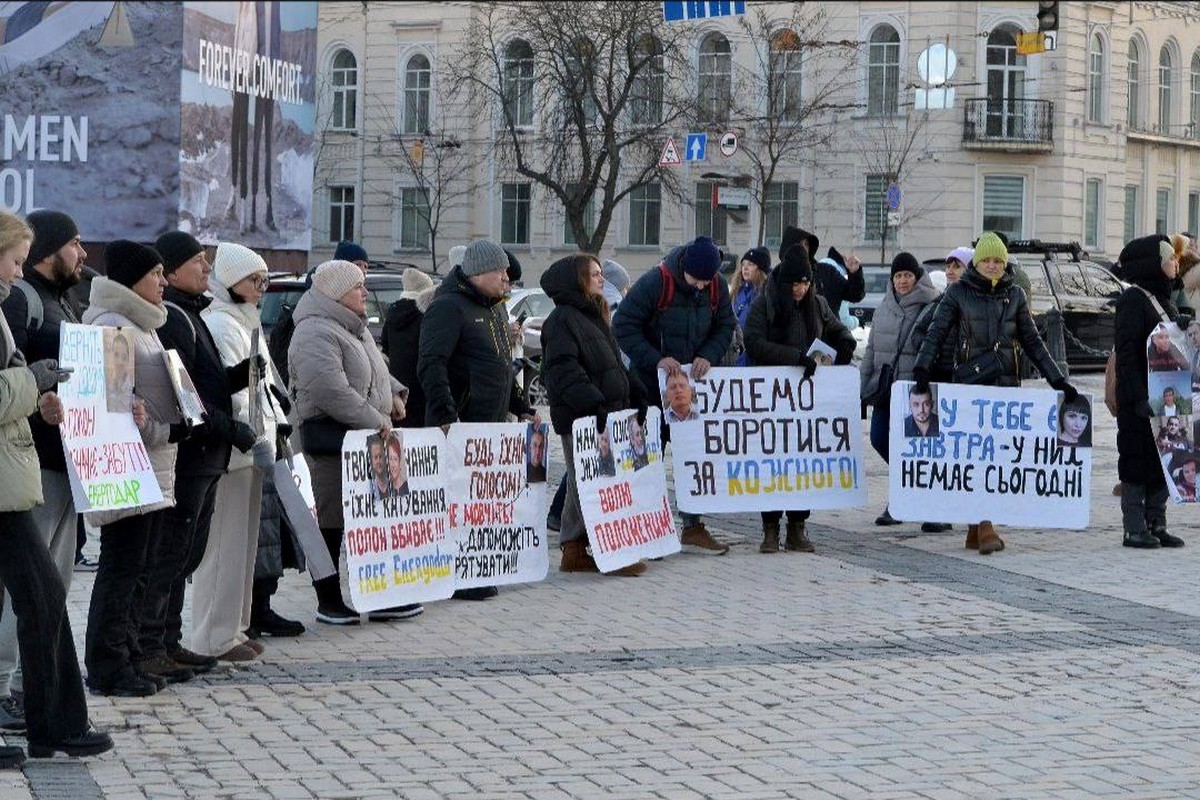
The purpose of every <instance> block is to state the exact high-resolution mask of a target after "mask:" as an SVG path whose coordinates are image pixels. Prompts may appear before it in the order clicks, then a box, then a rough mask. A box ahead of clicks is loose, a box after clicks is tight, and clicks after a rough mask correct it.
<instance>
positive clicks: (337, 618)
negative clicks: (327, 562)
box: [313, 575, 362, 625]
mask: <svg viewBox="0 0 1200 800" xmlns="http://www.w3.org/2000/svg"><path fill="white" fill-rule="evenodd" d="M313 588H314V589H316V590H317V622H324V623H325V624H327V625H357V624H358V623H360V622H361V621H362V620H361V618H360V616H359V613H358V612H357V611H355V610H354V609H352V608H350V607H348V606H347V605H346V604H345V603H343V602H342V584H341V578H340V577H339V576H337V575H330V576H329V577H328V578H322V579H321V580H319V581H313Z"/></svg>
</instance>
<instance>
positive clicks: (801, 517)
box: [746, 247, 855, 553]
mask: <svg viewBox="0 0 1200 800" xmlns="http://www.w3.org/2000/svg"><path fill="white" fill-rule="evenodd" d="M812 282H813V272H812V263H811V262H810V261H809V258H808V251H807V249H806V248H804V247H789V248H788V250H787V252H786V253H785V254H784V257H783V263H781V264H780V265H779V266H777V267H776V268H775V270H774V271H773V272H772V273H771V277H769V278H768V279H767V285H766V287H765V288H764V289H763V292H762V294H761V295H760V296H759V297H758V299H756V300H755V301H754V304H753V305H752V306H751V307H750V316H749V317H748V318H747V320H746V352H747V353H748V354H749V356H750V363H751V364H753V365H755V366H759V367H768V366H769V367H795V366H800V367H803V368H804V377H805V379H808V378H811V377H812V374H813V372H814V371H815V370H816V368H817V362H816V361H814V360H813V358H812V356H810V355H808V352H809V349H810V348H811V347H812V345H813V343H815V342H816V341H817V340H820V341H823V342H825V343H826V344H828V345H829V346H830V347H832V348H833V349H834V350H836V351H837V358H836V359H835V360H834V363H835V364H849V363H850V359H851V358H852V357H853V356H854V347H855V342H854V336H853V335H852V334H851V333H850V331H849V330H847V329H846V326H845V325H843V324H842V322H841V320H839V319H838V317H837V314H835V313H833V310H832V309H830V307H829V304H828V303H826V302H825V298H823V297H820V296H819V295H818V294H817V293H816V291H814V290H813V285H812ZM808 514H809V512H808V511H807V510H805V509H789V510H788V512H787V539H786V541H785V542H784V547H785V548H787V550H789V551H790V552H802V553H811V552H813V546H812V542H810V541H809V539H808V536H807V535H806V534H805V532H804V522H805V520H807V519H808ZM761 516H762V527H763V540H762V544H761V545H759V548H758V551H759V552H760V553H778V552H779V521H780V520H781V519H782V518H783V511H763V512H762V514H761Z"/></svg>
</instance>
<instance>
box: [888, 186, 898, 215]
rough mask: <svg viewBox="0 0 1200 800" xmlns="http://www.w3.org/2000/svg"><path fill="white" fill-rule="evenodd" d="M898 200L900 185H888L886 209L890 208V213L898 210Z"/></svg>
mask: <svg viewBox="0 0 1200 800" xmlns="http://www.w3.org/2000/svg"><path fill="white" fill-rule="evenodd" d="M900 199H901V196H900V185H899V184H897V183H892V184H889V185H888V188H887V204H888V208H890V209H891V210H892V211H896V210H897V209H899V208H900Z"/></svg>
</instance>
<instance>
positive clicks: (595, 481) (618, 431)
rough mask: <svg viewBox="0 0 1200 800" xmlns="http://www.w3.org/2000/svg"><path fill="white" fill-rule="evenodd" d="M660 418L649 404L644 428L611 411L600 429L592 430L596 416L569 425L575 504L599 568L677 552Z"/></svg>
mask: <svg viewBox="0 0 1200 800" xmlns="http://www.w3.org/2000/svg"><path fill="white" fill-rule="evenodd" d="M661 420H662V412H660V411H659V410H658V409H657V408H651V409H649V410H648V411H647V412H646V424H645V425H644V426H642V425H639V424H638V421H637V413H636V412H634V411H628V410H626V411H616V412H613V413H611V414H609V415H608V425H607V426H606V427H605V429H604V430H603V431H597V430H596V418H595V417H580V418H579V419H577V420H575V424H574V425H573V426H572V429H571V435H572V440H573V443H574V450H575V459H574V468H575V482H576V485H577V486H578V487H579V505H580V507H581V508H582V510H583V521H584V523H585V524H586V525H587V533H588V541H589V542H590V543H591V545H592V558H594V559H595V560H596V565H597V566H599V567H600V571H601V572H612V571H613V570H616V569H620V568H621V567H625V566H628V565H630V564H633V563H636V562H638V561H640V560H642V559H643V558H660V557H662V556H668V555H671V554H672V553H678V552H679V534H678V533H677V532H676V530H675V518H674V517H672V516H671V506H670V503H669V502H668V500H667V471H666V468H665V466H664V465H663V460H662V436H661V434H660V432H659V431H660V425H661Z"/></svg>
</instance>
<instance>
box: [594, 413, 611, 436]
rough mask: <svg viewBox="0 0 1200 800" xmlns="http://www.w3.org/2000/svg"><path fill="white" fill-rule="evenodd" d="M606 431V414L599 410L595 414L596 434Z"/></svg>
mask: <svg viewBox="0 0 1200 800" xmlns="http://www.w3.org/2000/svg"><path fill="white" fill-rule="evenodd" d="M606 430H608V412H607V411H604V410H600V411H598V412H596V433H604V432H605V431H606Z"/></svg>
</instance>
